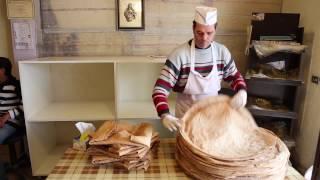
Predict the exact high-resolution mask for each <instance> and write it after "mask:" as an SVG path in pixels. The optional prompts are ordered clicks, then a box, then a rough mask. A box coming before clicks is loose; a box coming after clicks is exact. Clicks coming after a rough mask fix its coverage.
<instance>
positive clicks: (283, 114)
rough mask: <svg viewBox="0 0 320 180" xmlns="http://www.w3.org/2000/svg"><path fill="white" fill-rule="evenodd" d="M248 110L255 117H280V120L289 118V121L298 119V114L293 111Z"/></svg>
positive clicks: (249, 108)
mask: <svg viewBox="0 0 320 180" xmlns="http://www.w3.org/2000/svg"><path fill="white" fill-rule="evenodd" d="M247 109H248V110H249V111H250V112H251V113H252V115H254V116H266V117H278V118H288V119H297V118H298V115H297V113H296V112H292V111H275V110H267V109H255V108H252V107H247Z"/></svg>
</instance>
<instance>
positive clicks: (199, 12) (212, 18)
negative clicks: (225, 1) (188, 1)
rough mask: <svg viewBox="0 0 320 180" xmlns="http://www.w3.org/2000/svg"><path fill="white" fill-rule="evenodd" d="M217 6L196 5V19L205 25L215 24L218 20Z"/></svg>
mask: <svg viewBox="0 0 320 180" xmlns="http://www.w3.org/2000/svg"><path fill="white" fill-rule="evenodd" d="M217 14H218V12H217V8H214V7H207V6H198V7H196V12H195V16H194V20H195V21H196V22H197V23H199V24H203V25H213V24H215V23H216V22H217Z"/></svg>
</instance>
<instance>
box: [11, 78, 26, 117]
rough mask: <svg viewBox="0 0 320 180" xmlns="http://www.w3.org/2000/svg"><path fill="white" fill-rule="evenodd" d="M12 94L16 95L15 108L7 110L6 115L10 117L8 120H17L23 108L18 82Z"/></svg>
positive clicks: (21, 114)
mask: <svg viewBox="0 0 320 180" xmlns="http://www.w3.org/2000/svg"><path fill="white" fill-rule="evenodd" d="M14 93H15V94H16V95H17V96H16V99H15V100H16V102H15V106H16V107H15V108H12V109H10V110H8V114H9V116H10V118H9V121H10V120H17V118H18V117H20V116H23V106H22V97H21V88H20V84H19V81H17V83H16V85H15V91H14Z"/></svg>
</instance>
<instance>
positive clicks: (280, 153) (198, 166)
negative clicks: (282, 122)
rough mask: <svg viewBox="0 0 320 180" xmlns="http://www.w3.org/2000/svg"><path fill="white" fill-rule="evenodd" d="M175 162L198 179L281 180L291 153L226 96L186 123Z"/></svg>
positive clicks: (195, 109) (195, 110)
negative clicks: (233, 104) (233, 106)
mask: <svg viewBox="0 0 320 180" xmlns="http://www.w3.org/2000/svg"><path fill="white" fill-rule="evenodd" d="M182 121H183V123H182V127H181V128H180V133H179V134H178V136H177V146H176V159H177V162H178V163H179V165H180V166H181V167H182V169H183V170H184V171H185V172H186V173H187V174H188V175H190V176H192V177H194V178H196V179H248V180H250V179H252V180H253V179H261V180H262V179H263V180H278V179H279V180H281V179H283V178H284V176H285V172H286V169H287V164H288V159H289V155H290V153H289V151H288V149H287V147H286V146H285V144H284V143H283V142H282V141H281V140H280V139H279V138H278V137H277V136H275V135H274V134H273V133H272V132H270V131H268V130H266V129H263V128H259V127H258V126H257V125H256V123H255V121H254V119H253V117H252V116H251V114H250V113H249V111H248V110H247V109H245V108H240V109H233V108H232V107H231V106H230V98H229V97H227V96H216V97H211V98H208V99H206V100H203V101H201V102H198V103H196V104H195V105H193V106H192V107H191V108H190V109H189V110H188V111H187V112H186V114H185V115H184V117H183V118H182Z"/></svg>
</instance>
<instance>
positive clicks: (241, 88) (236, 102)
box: [223, 49, 247, 109]
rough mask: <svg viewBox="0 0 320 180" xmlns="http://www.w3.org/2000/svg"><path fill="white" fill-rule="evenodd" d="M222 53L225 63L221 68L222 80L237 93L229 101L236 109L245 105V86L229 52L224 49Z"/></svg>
mask: <svg viewBox="0 0 320 180" xmlns="http://www.w3.org/2000/svg"><path fill="white" fill-rule="evenodd" d="M224 53H225V63H224V66H223V80H224V81H226V82H230V83H231V84H230V86H231V88H232V89H233V90H234V91H236V92H237V94H235V95H234V96H233V98H232V100H231V106H232V107H233V108H236V109H238V108H240V107H244V106H245V105H246V103H247V86H246V83H245V81H244V79H243V77H242V75H241V73H240V72H239V71H238V69H237V67H236V64H235V62H234V60H233V59H232V57H231V54H230V52H229V50H228V49H225V52H224Z"/></svg>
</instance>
